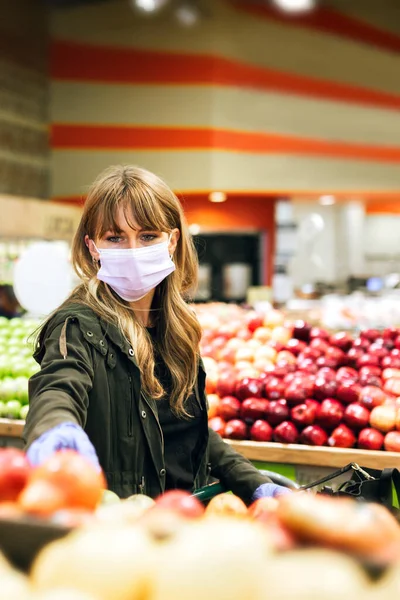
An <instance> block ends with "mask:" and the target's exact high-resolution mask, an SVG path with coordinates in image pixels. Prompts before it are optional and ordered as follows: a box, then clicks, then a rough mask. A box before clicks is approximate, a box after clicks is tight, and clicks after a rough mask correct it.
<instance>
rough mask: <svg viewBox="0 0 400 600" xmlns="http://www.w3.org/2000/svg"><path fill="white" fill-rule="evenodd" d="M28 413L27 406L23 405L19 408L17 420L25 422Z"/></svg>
mask: <svg viewBox="0 0 400 600" xmlns="http://www.w3.org/2000/svg"><path fill="white" fill-rule="evenodd" d="M28 412H29V404H25V406H22V407H21V410H20V411H19V418H20V419H22V420H23V421H25V420H26V417H27V415H28Z"/></svg>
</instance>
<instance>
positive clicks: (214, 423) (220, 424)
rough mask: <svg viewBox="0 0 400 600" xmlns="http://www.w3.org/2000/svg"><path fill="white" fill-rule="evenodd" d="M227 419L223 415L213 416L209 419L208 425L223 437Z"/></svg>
mask: <svg viewBox="0 0 400 600" xmlns="http://www.w3.org/2000/svg"><path fill="white" fill-rule="evenodd" d="M225 425H226V423H225V421H224V420H223V419H222V418H221V417H213V418H212V419H209V421H208V426H209V427H211V429H212V430H213V431H215V433H218V435H220V436H221V437H224V434H225Z"/></svg>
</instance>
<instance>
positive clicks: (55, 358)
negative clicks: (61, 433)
mask: <svg viewBox="0 0 400 600" xmlns="http://www.w3.org/2000/svg"><path fill="white" fill-rule="evenodd" d="M67 326H68V329H67ZM36 354H40V357H41V360H40V363H41V369H40V371H39V372H38V373H36V374H35V375H33V377H31V379H30V380H29V412H28V416H27V420H26V425H25V429H24V433H23V438H24V441H25V443H26V445H27V446H29V445H30V444H31V443H32V442H33V441H34V440H35V439H37V438H38V437H39V436H40V435H42V434H43V433H45V432H46V431H48V430H49V429H51V428H52V427H55V426H56V425H59V424H60V423H65V422H70V423H76V424H77V425H79V426H81V427H84V426H85V423H86V415H87V408H88V402H89V399H88V394H89V392H90V390H91V389H92V385H93V358H92V353H91V348H90V346H89V344H88V342H87V341H86V340H85V339H84V337H83V335H82V332H81V330H80V327H79V323H78V322H77V321H69V322H68V323H67V322H65V323H61V324H59V325H57V326H56V327H54V328H53V329H52V330H51V331H50V332H49V333H47V331H46V332H45V334H44V335H43V337H42V340H41V344H40V352H39V351H37V353H36Z"/></svg>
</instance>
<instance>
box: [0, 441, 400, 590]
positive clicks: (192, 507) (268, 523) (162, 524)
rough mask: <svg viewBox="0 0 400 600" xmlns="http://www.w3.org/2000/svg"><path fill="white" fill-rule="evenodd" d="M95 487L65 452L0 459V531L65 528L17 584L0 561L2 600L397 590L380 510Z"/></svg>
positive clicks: (306, 500)
mask: <svg viewBox="0 0 400 600" xmlns="http://www.w3.org/2000/svg"><path fill="white" fill-rule="evenodd" d="M103 487H104V479H103V476H102V474H101V473H99V472H98V471H96V470H95V469H94V468H93V467H92V466H91V465H90V463H88V462H87V461H86V459H84V458H82V457H81V456H79V455H78V454H76V453H75V452H72V451H67V450H64V451H60V452H58V453H56V454H54V455H53V456H52V457H50V458H49V459H48V460H47V462H45V463H44V464H43V465H42V466H40V467H36V468H31V467H30V466H29V464H28V463H27V461H26V458H25V456H24V454H23V453H22V452H21V451H18V450H11V449H6V450H0V524H1V521H3V522H4V520H5V519H9V520H11V519H13V520H14V521H15V520H17V519H18V518H21V517H23V518H24V520H23V523H24V526H25V527H26V526H27V524H29V523H31V524H33V523H34V522H39V521H40V522H42V523H62V524H67V525H68V526H69V527H70V529H69V530H66V531H65V532H64V534H63V535H62V537H60V538H59V539H58V540H56V541H52V542H50V543H48V544H46V545H45V546H44V547H43V548H42V549H41V550H40V551H39V552H38V553H37V555H35V556H34V557H33V561H32V564H31V567H30V569H29V571H28V573H26V574H23V573H21V572H19V571H17V570H16V569H15V568H14V567H13V566H11V565H10V564H9V562H8V560H7V559H6V558H5V557H4V556H2V555H1V554H0V582H1V583H0V597H1V598H2V599H4V600H8V599H9V600H11V599H12V600H60V599H65V600H85V599H86V600H90V599H91V600H179V599H182V600H183V599H185V600H186V599H188V598H190V599H191V600H204V598H207V599H208V600H228V599H229V600H243V599H244V598H245V599H246V600H310V599H312V598H318V599H319V600H331V599H332V600H333V599H335V600H336V599H337V597H338V596H340V597H341V598H342V599H343V600H347V599H351V600H354V599H355V598H363V600H374V599H376V600H393V598H395V597H397V595H398V592H399V591H400V525H399V523H398V522H397V520H396V518H395V517H394V516H393V515H392V514H391V513H390V512H389V511H388V510H387V509H386V508H383V507H382V506H380V505H377V504H366V503H360V502H357V501H355V500H352V499H348V498H346V499H344V498H332V497H328V496H322V495H315V494H312V493H310V492H294V493H288V494H286V495H283V496H280V497H279V498H274V499H273V498H263V499H259V500H257V501H255V502H254V503H253V504H251V505H250V506H246V505H245V504H244V503H243V502H242V500H241V499H240V498H238V497H237V496H235V495H234V494H231V493H222V494H219V495H217V496H214V497H213V498H212V499H211V501H210V502H209V503H208V504H207V506H204V505H203V504H202V503H201V502H200V501H199V500H198V499H197V498H195V497H193V496H192V495H190V494H189V493H188V492H185V491H181V490H171V491H168V492H166V493H165V494H163V495H161V496H159V497H158V498H156V499H155V500H153V499H152V498H150V497H147V496H144V495H135V496H131V497H130V498H127V499H126V500H119V499H118V497H116V496H115V495H114V494H113V493H112V492H109V491H104V490H103ZM46 498H47V499H50V501H49V500H47V501H46ZM44 507H45V508H44ZM21 522H22V521H21ZM349 524H351V527H349ZM0 548H3V549H4V551H5V552H7V540H5V539H1V536H0ZM396 592H397V594H396Z"/></svg>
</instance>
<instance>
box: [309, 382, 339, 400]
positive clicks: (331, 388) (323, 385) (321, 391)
mask: <svg viewBox="0 0 400 600" xmlns="http://www.w3.org/2000/svg"><path fill="white" fill-rule="evenodd" d="M337 387H338V385H337V383H336V381H335V380H333V379H331V380H330V379H328V380H327V379H323V378H321V377H317V379H316V380H315V383H314V398H316V399H317V400H323V399H324V398H334V397H335V396H336V391H337Z"/></svg>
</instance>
